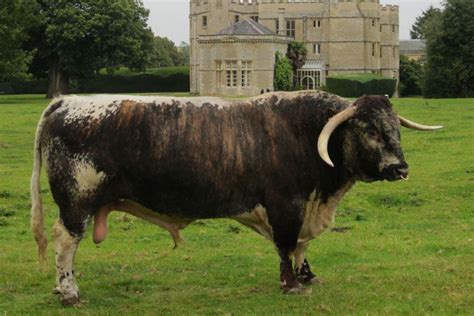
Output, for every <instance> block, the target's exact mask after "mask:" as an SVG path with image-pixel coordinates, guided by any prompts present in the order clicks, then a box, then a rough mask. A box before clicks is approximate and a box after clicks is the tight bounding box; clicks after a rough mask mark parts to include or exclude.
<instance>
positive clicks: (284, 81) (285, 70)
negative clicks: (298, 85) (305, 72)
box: [273, 52, 293, 91]
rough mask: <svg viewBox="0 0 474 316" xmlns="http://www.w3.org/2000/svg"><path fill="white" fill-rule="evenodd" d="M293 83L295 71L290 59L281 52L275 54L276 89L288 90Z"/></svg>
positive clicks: (274, 82)
mask: <svg viewBox="0 0 474 316" xmlns="http://www.w3.org/2000/svg"><path fill="white" fill-rule="evenodd" d="M292 83H293V71H292V68H291V63H290V60H289V59H288V58H287V57H285V56H283V55H282V54H281V53H280V52H276V54H275V71H274V78H273V85H274V88H275V90H276V91H288V90H290V89H291V86H292Z"/></svg>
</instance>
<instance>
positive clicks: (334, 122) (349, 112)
mask: <svg viewBox="0 0 474 316" xmlns="http://www.w3.org/2000/svg"><path fill="white" fill-rule="evenodd" d="M355 111H356V108H355V107H353V106H351V107H349V108H347V109H345V110H344V111H342V112H340V113H338V114H336V115H334V116H333V117H331V118H330V119H329V121H328V122H327V123H326V125H325V126H324V128H323V130H322V131H321V134H320V135H319V139H318V152H319V155H320V156H321V158H322V159H323V160H324V161H325V162H326V163H327V164H328V165H330V166H331V167H334V164H333V163H332V161H331V158H330V157H329V153H328V143H329V139H330V138H331V134H332V133H333V132H334V130H335V129H336V128H337V127H338V126H339V125H341V124H342V123H344V122H345V121H347V120H348V119H350V118H351V117H352V116H354V113H355Z"/></svg>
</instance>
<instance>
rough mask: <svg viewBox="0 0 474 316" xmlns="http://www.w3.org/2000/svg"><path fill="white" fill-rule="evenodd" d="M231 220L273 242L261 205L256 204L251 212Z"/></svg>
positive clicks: (266, 215)
mask: <svg viewBox="0 0 474 316" xmlns="http://www.w3.org/2000/svg"><path fill="white" fill-rule="evenodd" d="M231 218H232V219H235V220H236V221H238V222H239V223H241V224H243V225H245V226H247V227H249V228H251V229H252V230H254V231H256V232H257V233H259V234H260V235H262V236H263V237H265V238H267V239H268V240H271V241H273V229H272V226H271V225H270V223H269V222H268V214H267V210H266V209H265V208H264V207H263V206H262V205H261V204H257V206H255V208H254V209H253V210H252V211H251V212H245V213H242V214H240V215H237V216H233V217H231Z"/></svg>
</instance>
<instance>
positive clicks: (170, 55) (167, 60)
mask: <svg viewBox="0 0 474 316" xmlns="http://www.w3.org/2000/svg"><path fill="white" fill-rule="evenodd" d="M148 65H149V66H150V67H152V68H158V67H173V66H181V65H184V56H183V54H182V53H180V52H179V50H178V48H177V47H176V46H175V44H174V42H173V41H172V40H170V39H168V38H167V37H159V36H156V37H155V39H154V41H153V53H152V55H151V59H150V62H149V64H148Z"/></svg>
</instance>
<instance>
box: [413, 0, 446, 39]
mask: <svg viewBox="0 0 474 316" xmlns="http://www.w3.org/2000/svg"><path fill="white" fill-rule="evenodd" d="M440 18H441V10H440V9H438V8H435V7H433V6H430V7H429V8H428V9H427V10H426V11H423V12H422V13H421V15H420V16H419V17H417V18H416V21H415V23H414V24H413V25H412V27H411V30H410V37H411V38H412V39H426V33H427V32H428V28H429V24H430V23H432V22H433V20H439V19H440Z"/></svg>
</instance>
